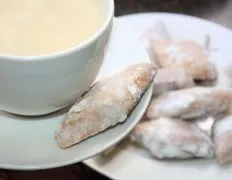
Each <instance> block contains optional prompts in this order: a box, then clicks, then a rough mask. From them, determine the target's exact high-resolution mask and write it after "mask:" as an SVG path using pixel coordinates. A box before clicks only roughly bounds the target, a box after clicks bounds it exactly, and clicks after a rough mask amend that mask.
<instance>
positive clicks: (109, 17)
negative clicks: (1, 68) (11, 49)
mask: <svg viewBox="0 0 232 180" xmlns="http://www.w3.org/2000/svg"><path fill="white" fill-rule="evenodd" d="M108 1H109V7H108V9H109V13H108V14H107V17H106V19H105V21H104V23H103V25H102V26H101V28H99V29H98V31H97V32H95V33H94V34H93V35H92V36H91V37H90V38H88V39H87V40H85V41H84V42H83V43H81V44H78V45H76V46H74V47H71V48H67V49H65V50H63V51H58V52H54V53H50V54H47V55H46V54H45V55H35V56H22V55H8V54H0V59H1V60H7V61H9V60H10V61H18V62H19V61H28V60H30V61H41V60H48V59H54V58H58V57H62V56H67V55H69V54H72V53H73V52H75V51H77V50H81V49H84V48H86V47H87V46H88V45H89V44H91V43H92V42H93V41H96V40H97V39H98V38H99V37H100V36H101V35H102V34H103V33H104V31H105V30H106V29H107V27H108V25H109V24H110V23H111V21H112V19H113V17H114V11H115V5H114V0H108Z"/></svg>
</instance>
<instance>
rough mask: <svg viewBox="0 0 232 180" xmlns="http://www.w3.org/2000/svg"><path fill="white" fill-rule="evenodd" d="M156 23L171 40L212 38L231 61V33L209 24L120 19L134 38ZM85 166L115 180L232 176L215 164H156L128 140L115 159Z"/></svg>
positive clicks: (151, 17)
mask: <svg viewBox="0 0 232 180" xmlns="http://www.w3.org/2000/svg"><path fill="white" fill-rule="evenodd" d="M157 20H161V21H163V22H164V23H165V25H166V26H167V29H168V30H169V32H170V33H171V35H172V37H174V38H177V39H188V40H194V41H196V42H198V43H201V44H202V43H203V40H204V36H205V35H206V34H210V36H211V37H212V46H213V48H216V49H217V50H218V51H219V52H220V53H221V54H223V55H226V56H225V57H232V50H231V48H232V32H231V31H230V30H228V29H226V28H224V27H222V26H219V25H216V24H214V23H211V22H209V21H205V20H202V19H198V18H194V17H190V16H184V15H177V14H168V13H148V14H134V15H129V16H124V17H120V18H118V21H119V22H123V23H124V24H127V25H129V26H130V27H131V29H133V36H134V37H135V38H137V37H139V36H140V35H141V33H143V32H144V30H145V29H147V28H148V27H151V26H152V25H153V24H154V23H155V22H157ZM216 59H217V57H215V60H216ZM217 60H218V59H217ZM228 63H229V64H230V65H231V64H232V60H231V59H230V58H225V61H221V62H217V64H216V65H217V66H218V65H219V64H224V65H226V66H227V65H228ZM84 163H85V164H86V165H88V166H90V167H91V168H93V169H94V170H96V171H98V172H100V173H102V174H104V175H106V176H108V177H110V178H112V179H120V180H130V179H133V180H141V179H143V180H155V179H156V180H172V179H173V180H174V179H178V180H186V179H188V180H218V179H223V180H227V179H231V172H232V166H226V167H221V166H219V165H218V164H217V163H216V160H186V161H157V160H154V159H153V158H152V157H151V156H150V155H149V154H148V153H147V152H146V151H145V150H143V149H141V148H139V147H136V146H133V145H132V144H131V143H130V142H129V141H128V140H125V141H123V142H122V143H120V144H119V145H118V146H117V148H116V150H115V151H114V152H113V153H112V155H110V156H108V157H104V156H101V155H99V156H96V157H94V158H92V159H89V160H86V161H84Z"/></svg>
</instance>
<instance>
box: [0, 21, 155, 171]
mask: <svg viewBox="0 0 232 180" xmlns="http://www.w3.org/2000/svg"><path fill="white" fill-rule="evenodd" d="M116 24H118V25H116V26H115V28H114V30H113V37H112V43H111V44H110V47H109V53H107V55H106V58H105V61H104V64H103V67H102V69H101V71H100V74H99V77H98V78H100V77H103V76H106V75H107V74H108V73H112V72H113V71H115V70H117V69H120V68H122V67H124V66H127V65H129V64H134V63H138V62H149V58H148V55H147V53H146V51H145V49H143V48H141V47H140V46H139V45H138V44H139V43H138V42H136V41H137V40H136V39H134V38H133V36H131V35H130V34H131V30H130V28H127V26H126V25H125V24H124V22H118V23H116ZM122 34H123V35H124V36H121V35H122ZM131 43H132V44H131ZM151 94H152V88H151V87H150V88H149V89H148V91H147V92H146V93H145V95H144V96H143V98H142V100H141V101H140V103H139V105H138V106H137V107H136V108H135V110H134V111H133V112H132V114H131V116H130V117H129V118H128V120H127V121H126V122H125V123H123V124H120V125H118V126H116V127H114V128H111V129H110V130H108V131H105V132H103V133H100V134H99V135H97V136H94V137H91V138H89V139H88V140H86V141H84V142H82V143H79V144H77V145H75V146H73V147H72V148H69V149H66V150H61V149H59V148H58V147H57V144H56V142H55V140H54V132H55V130H56V129H57V128H58V126H59V123H60V121H61V120H62V118H63V117H64V115H65V113H67V109H65V110H63V111H60V112H58V113H55V114H52V115H49V116H43V117H38V118H26V117H19V116H14V115H10V114H7V113H0V144H1V145H0V168H5V169H20V170H28V169H30V170H31V169H46V168H54V167H59V166H64V165H68V164H73V163H76V162H79V161H82V160H84V159H86V158H90V157H92V156H94V155H96V154H97V153H100V152H101V151H103V150H105V149H106V148H108V147H109V146H111V145H112V144H114V143H116V142H118V141H120V140H121V139H122V138H124V137H125V136H126V135H127V134H128V133H129V131H130V130H131V129H132V128H133V126H135V124H136V123H137V122H138V121H139V120H140V118H141V117H142V115H143V113H144V112H145V109H146V107H147V106H148V104H149V101H150V98H151Z"/></svg>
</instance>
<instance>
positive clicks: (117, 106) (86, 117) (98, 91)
mask: <svg viewBox="0 0 232 180" xmlns="http://www.w3.org/2000/svg"><path fill="white" fill-rule="evenodd" d="M154 75H155V69H154V67H153V66H152V65H151V64H149V63H141V64H136V65H131V66H129V67H128V68H125V69H124V70H122V71H120V72H117V73H115V74H114V75H112V76H110V77H107V78H105V79H102V80H101V81H99V82H97V83H96V84H94V86H93V87H92V88H91V89H90V90H89V91H88V92H87V93H86V94H85V95H84V96H83V98H82V99H81V100H80V101H79V102H77V103H76V104H75V105H74V106H73V107H72V108H71V109H70V111H69V113H68V115H67V117H66V118H65V119H64V121H63V122H62V124H61V126H60V128H59V130H58V131H57V132H56V140H57V142H58V145H59V146H60V147H61V148H66V147H69V146H71V145H73V144H76V143H79V142H80V141H82V140H84V139H86V138H88V137H90V136H92V135H95V134H96V133H98V132H101V131H103V130H105V129H107V128H109V127H111V126H114V125H116V124H117V123H120V122H124V121H125V120H126V118H127V115H128V114H129V113H130V112H131V110H132V109H133V108H134V106H135V105H136V104H137V102H138V100H139V99H140V97H141V95H142V94H143V93H144V91H145V90H146V88H148V86H149V85H150V83H151V82H152V79H153V77H154Z"/></svg>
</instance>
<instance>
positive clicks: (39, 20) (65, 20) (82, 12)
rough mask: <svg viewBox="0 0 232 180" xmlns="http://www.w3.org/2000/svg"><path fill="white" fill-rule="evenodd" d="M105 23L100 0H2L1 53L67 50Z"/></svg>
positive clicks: (37, 53)
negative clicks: (97, 0) (99, 3)
mask: <svg viewBox="0 0 232 180" xmlns="http://www.w3.org/2000/svg"><path fill="white" fill-rule="evenodd" d="M102 24H103V15H102V12H101V10H100V7H99V6H98V5H97V2H96V0H0V25H1V28H0V54H8V55H26V56H30V55H46V54H50V53H54V52H59V51H62V50H66V49H68V48H72V47H74V46H76V45H78V44H80V43H81V42H83V41H85V40H87V39H88V38H90V37H91V36H92V35H93V34H94V33H95V32H97V30H98V29H99V28H100V27H101V26H102Z"/></svg>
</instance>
